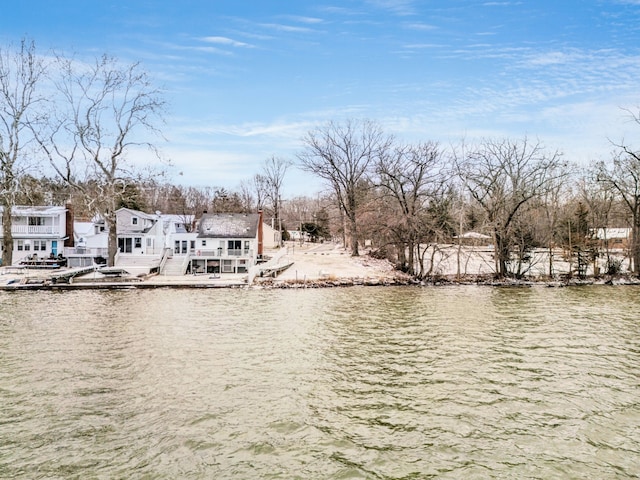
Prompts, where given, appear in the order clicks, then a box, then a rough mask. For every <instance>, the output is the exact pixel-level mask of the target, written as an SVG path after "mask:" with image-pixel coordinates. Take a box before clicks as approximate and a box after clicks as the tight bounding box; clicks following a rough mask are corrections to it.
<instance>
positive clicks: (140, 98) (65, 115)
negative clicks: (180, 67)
mask: <svg viewBox="0 0 640 480" xmlns="http://www.w3.org/2000/svg"><path fill="white" fill-rule="evenodd" d="M57 60H58V61H57V66H58V72H59V75H60V76H59V78H56V80H55V84H56V86H57V88H58V91H59V93H60V96H61V104H60V106H59V109H58V115H57V116H56V118H52V119H50V121H49V129H48V130H47V131H46V132H42V131H41V132H39V136H38V138H39V141H40V144H41V146H42V148H43V150H44V152H45V153H46V155H47V156H48V158H49V160H50V162H51V165H52V166H53V168H54V169H55V171H56V173H57V174H58V175H59V176H60V178H62V179H63V180H64V181H65V182H67V183H68V184H69V185H71V186H72V187H74V188H75V189H78V190H80V191H82V192H84V191H85V190H86V185H87V184H92V185H94V186H95V187H96V188H97V190H98V192H99V194H98V195H94V196H88V195H87V196H86V197H85V198H86V199H87V201H88V203H89V205H88V207H89V209H90V210H91V211H93V212H94V214H95V215H98V216H100V217H102V218H103V219H104V220H105V224H106V225H107V228H108V238H109V242H108V264H109V265H113V264H114V260H115V256H116V253H117V248H118V246H117V232H116V210H117V209H118V208H119V206H120V205H121V202H122V200H123V198H124V197H125V195H126V188H127V184H129V183H131V181H132V179H134V178H136V177H139V176H141V169H139V168H138V169H137V168H136V167H135V164H134V163H133V162H132V161H131V159H130V158H129V157H128V154H129V153H130V151H131V150H132V149H133V148H137V147H147V148H148V149H150V150H151V151H152V152H153V153H154V154H156V156H157V157H158V158H159V153H158V151H157V149H156V147H155V146H154V145H153V144H152V143H151V142H149V141H146V140H143V139H142V138H143V134H144V133H149V132H152V133H156V134H157V133H159V132H158V130H157V128H156V125H155V122H156V121H159V120H160V119H161V113H162V109H163V106H164V101H163V100H162V98H161V94H160V91H159V90H158V89H157V88H155V87H154V86H153V84H152V82H151V80H150V78H149V76H148V75H147V73H146V72H145V71H144V70H142V69H141V66H140V65H139V64H138V63H134V64H130V65H122V64H120V63H118V61H117V60H116V59H115V58H113V57H109V56H106V55H104V56H102V57H100V58H98V59H96V61H95V62H94V63H92V64H89V65H87V64H80V63H79V62H76V61H74V60H73V59H68V58H63V57H58V59H57ZM139 135H140V136H139ZM148 174H149V171H145V175H148Z"/></svg>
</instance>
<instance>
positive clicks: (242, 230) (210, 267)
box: [189, 213, 262, 274]
mask: <svg viewBox="0 0 640 480" xmlns="http://www.w3.org/2000/svg"><path fill="white" fill-rule="evenodd" d="M261 222H262V218H261V214H260V213H252V214H244V213H205V214H203V215H202V217H201V218H200V221H199V222H198V226H197V237H196V238H195V245H194V247H195V249H194V251H191V252H190V265H189V268H190V270H191V272H192V273H214V274H216V273H222V274H224V273H247V272H248V271H249V268H251V267H252V266H253V265H255V264H256V261H257V258H258V256H259V255H261V254H262V243H261V242H262V239H261V238H260V237H261V235H262V229H261V228H259V225H260V224H261Z"/></svg>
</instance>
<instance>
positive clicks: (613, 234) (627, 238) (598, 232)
mask: <svg viewBox="0 0 640 480" xmlns="http://www.w3.org/2000/svg"><path fill="white" fill-rule="evenodd" d="M590 234H591V237H592V238H594V239H595V240H597V241H598V246H599V247H600V248H608V249H610V250H623V249H625V248H629V244H630V242H631V229H630V228H594V229H591V231H590Z"/></svg>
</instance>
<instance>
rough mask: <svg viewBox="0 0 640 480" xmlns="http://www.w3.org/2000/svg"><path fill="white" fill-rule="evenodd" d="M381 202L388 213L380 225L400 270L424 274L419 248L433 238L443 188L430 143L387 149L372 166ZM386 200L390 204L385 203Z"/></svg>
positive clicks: (444, 182) (436, 156) (434, 146)
mask: <svg viewBox="0 0 640 480" xmlns="http://www.w3.org/2000/svg"><path fill="white" fill-rule="evenodd" d="M376 172H377V176H378V183H379V186H380V188H381V194H382V197H381V201H382V202H383V204H385V205H388V206H391V207H392V212H393V213H392V214H391V215H389V216H387V218H386V219H385V220H384V221H383V222H381V224H383V225H384V226H385V227H386V229H387V230H388V231H389V232H390V233H391V236H392V238H393V239H394V242H395V243H396V244H397V246H398V249H397V250H398V256H399V260H400V261H399V263H400V268H401V269H402V270H404V271H407V272H409V273H410V274H412V275H416V276H419V275H422V274H423V273H424V264H423V262H417V261H416V259H418V258H420V259H421V258H422V255H421V253H423V252H421V248H424V249H426V248H427V247H428V245H429V244H430V243H431V242H433V241H434V240H435V239H436V235H435V231H436V230H437V228H438V226H437V225H436V224H435V222H433V220H434V217H433V215H432V213H433V212H434V210H433V208H430V207H434V206H435V203H436V202H437V201H438V200H439V199H440V198H442V194H443V192H444V191H445V190H446V189H447V188H448V187H447V175H445V173H444V165H443V157H442V152H441V150H440V148H439V146H438V145H437V144H436V143H433V142H426V143H423V144H419V145H415V146H412V145H407V146H404V145H401V146H396V147H395V148H393V149H390V150H389V152H388V155H385V156H384V157H383V158H380V159H379V160H378V162H377V164H376ZM387 200H390V202H387Z"/></svg>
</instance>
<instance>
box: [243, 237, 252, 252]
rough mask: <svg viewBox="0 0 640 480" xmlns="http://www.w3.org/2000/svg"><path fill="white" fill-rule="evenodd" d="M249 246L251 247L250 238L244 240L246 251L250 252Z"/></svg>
mask: <svg viewBox="0 0 640 480" xmlns="http://www.w3.org/2000/svg"><path fill="white" fill-rule="evenodd" d="M249 248H251V242H250V241H249V240H245V241H244V253H245V254H247V253H249Z"/></svg>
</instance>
